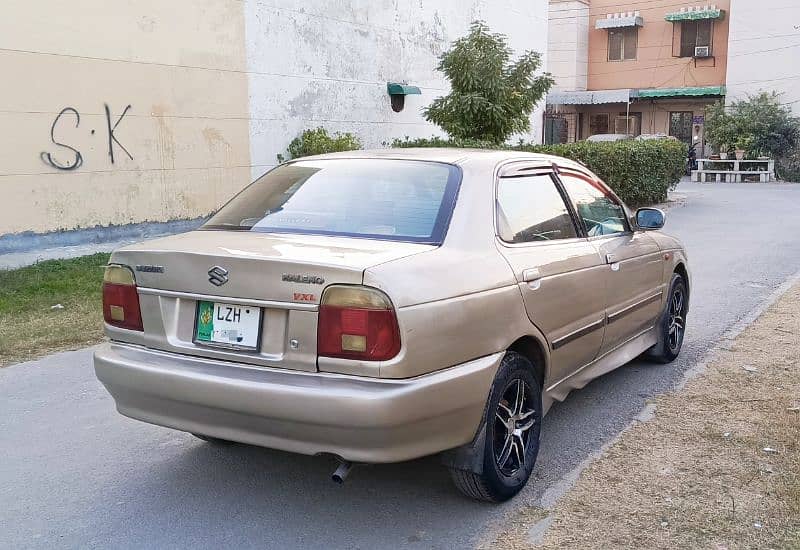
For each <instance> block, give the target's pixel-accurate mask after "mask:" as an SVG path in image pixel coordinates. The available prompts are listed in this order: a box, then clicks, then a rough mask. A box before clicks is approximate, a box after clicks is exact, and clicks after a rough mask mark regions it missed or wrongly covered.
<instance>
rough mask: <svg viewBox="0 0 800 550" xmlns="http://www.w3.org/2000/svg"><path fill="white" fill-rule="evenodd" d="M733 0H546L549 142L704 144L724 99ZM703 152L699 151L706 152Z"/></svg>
mask: <svg viewBox="0 0 800 550" xmlns="http://www.w3.org/2000/svg"><path fill="white" fill-rule="evenodd" d="M729 10H730V1H729V0H716V1H715V2H714V3H704V4H702V5H695V4H693V3H689V2H686V3H685V4H684V3H681V2H679V1H677V0H636V1H633V2H623V1H620V0H591V2H589V0H550V12H549V29H548V35H549V38H548V55H549V63H550V64H549V69H550V71H551V72H552V73H553V74H554V76H555V78H556V81H557V84H556V86H555V87H554V89H553V90H552V91H551V93H550V94H549V95H548V99H547V112H546V114H545V140H546V141H547V142H549V143H563V142H572V141H578V140H581V139H586V138H587V137H589V136H591V135H595V134H632V135H639V134H666V135H670V136H674V137H676V138H677V139H680V140H681V141H683V142H685V143H687V144H690V143H697V144H698V145H700V146H701V147H702V144H703V126H704V116H705V110H706V107H707V106H708V105H709V104H711V103H713V102H715V101H719V100H720V99H722V98H724V96H725V93H726V88H725V82H726V70H727V62H728V20H729V18H728V12H729ZM701 152H702V151H701Z"/></svg>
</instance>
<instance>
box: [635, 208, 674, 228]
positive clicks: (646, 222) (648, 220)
mask: <svg viewBox="0 0 800 550" xmlns="http://www.w3.org/2000/svg"><path fill="white" fill-rule="evenodd" d="M665 221H667V215H666V214H664V211H663V210H660V209H658V208H640V209H639V210H637V211H636V225H638V226H639V229H643V230H645V231H652V230H654V229H661V228H662V227H664V222H665Z"/></svg>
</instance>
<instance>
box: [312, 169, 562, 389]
mask: <svg viewBox="0 0 800 550" xmlns="http://www.w3.org/2000/svg"><path fill="white" fill-rule="evenodd" d="M503 160H504V158H503V157H502V155H498V156H497V158H489V159H482V160H474V161H473V160H470V161H467V162H466V163H463V164H462V165H461V168H462V171H463V181H462V184H461V189H460V191H459V197H458V202H457V204H456V208H455V211H454V212H453V216H452V219H451V222H450V227H449V230H448V233H447V236H446V238H445V241H444V243H443V244H442V246H441V247H439V248H437V249H434V250H430V251H428V252H424V253H422V254H417V255H414V256H409V257H405V258H400V259H397V260H393V261H390V262H386V263H383V264H378V265H375V266H372V267H370V268H367V269H366V270H365V272H364V284H365V285H368V286H374V287H376V288H380V289H382V290H383V291H384V292H386V293H387V294H388V295H389V296H390V297H391V299H392V300H393V302H394V305H395V307H396V308H397V315H398V322H399V324H400V331H401V338H402V341H403V345H402V350H401V352H400V354H399V355H398V357H396V358H395V359H393V360H392V361H387V362H383V363H381V364H380V365H377V366H373V367H372V368H377V369H378V371H379V373H378V374H379V376H381V377H383V378H406V377H412V376H418V375H421V374H425V373H429V372H433V371H436V370H440V369H444V368H447V367H450V366H454V365H457V364H460V363H464V362H466V361H470V360H472V359H475V358H477V357H483V356H487V355H490V354H492V353H496V352H499V351H503V350H506V349H508V347H509V346H510V345H511V344H512V343H513V342H514V341H515V340H517V339H518V338H520V337H522V336H526V335H530V336H532V337H534V338H535V339H536V340H537V341H538V342H540V343H541V344H542V348H543V349H545V350H546V349H547V346H546V344H545V339H544V337H543V336H542V335H541V333H540V332H539V331H538V330H537V329H536V327H535V326H534V325H533V324H532V323H531V322H530V319H529V318H528V316H527V313H526V311H525V308H524V305H523V302H522V296H521V294H520V291H519V288H518V286H517V283H516V280H515V278H514V274H513V272H512V270H511V268H510V267H509V265H508V263H507V262H506V261H505V259H504V258H503V257H502V256H501V255H500V253H499V252H498V250H497V247H496V246H495V229H494V178H495V171H496V168H497V166H498V163H499V162H502V161H503ZM545 355H547V354H546V353H545ZM543 367H545V368H547V365H543ZM362 368H364V365H358V366H356V369H357V370H361V369H362ZM320 370H326V368H325V367H324V366H323V364H322V361H320ZM362 372H363V371H362ZM487 391H488V388H487Z"/></svg>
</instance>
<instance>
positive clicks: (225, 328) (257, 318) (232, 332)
mask: <svg viewBox="0 0 800 550" xmlns="http://www.w3.org/2000/svg"><path fill="white" fill-rule="evenodd" d="M260 333H261V308H259V307H254V306H242V305H237V304H225V303H222V302H205V301H199V302H197V319H196V321H195V338H194V341H195V342H197V343H199V344H207V345H210V346H221V347H230V348H236V349H249V350H255V349H258V343H259V342H258V340H259V335H260Z"/></svg>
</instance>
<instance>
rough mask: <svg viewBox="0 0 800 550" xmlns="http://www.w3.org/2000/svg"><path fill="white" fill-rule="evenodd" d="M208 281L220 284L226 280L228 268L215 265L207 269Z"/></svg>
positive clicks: (216, 284)
mask: <svg viewBox="0 0 800 550" xmlns="http://www.w3.org/2000/svg"><path fill="white" fill-rule="evenodd" d="M208 282H210V283H211V284H212V285H215V286H222V285H224V284H225V283H227V282H228V270H227V269H225V268H224V267H220V266H218V265H215V266H214V267H212V268H211V269H209V270H208Z"/></svg>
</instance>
